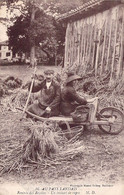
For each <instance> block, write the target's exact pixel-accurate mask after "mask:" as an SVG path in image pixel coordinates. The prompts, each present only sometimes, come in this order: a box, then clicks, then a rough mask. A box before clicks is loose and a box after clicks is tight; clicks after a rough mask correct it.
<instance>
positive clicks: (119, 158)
mask: <svg viewBox="0 0 124 195" xmlns="http://www.w3.org/2000/svg"><path fill="white" fill-rule="evenodd" d="M20 118H21V113H20V112H18V113H14V112H12V111H6V110H3V108H2V107H1V108H0V126H1V128H0V134H1V137H3V139H2V140H1V152H2V151H4V150H5V148H6V150H8V147H11V145H13V144H14V143H15V141H16V144H17V145H18V144H23V143H24V141H25V140H26V139H27V138H28V136H29V131H28V129H26V126H25V125H24V123H23V121H20ZM123 136H124V131H122V132H121V133H120V134H118V135H108V134H105V133H103V132H101V131H100V130H99V129H98V128H97V127H93V128H92V129H87V130H85V131H84V133H83V135H82V136H81V138H80V139H81V142H82V145H83V146H84V148H85V150H84V151H83V153H82V155H79V156H77V157H76V158H75V159H73V160H72V161H67V162H64V163H63V164H59V165H56V166H55V165H54V166H50V167H49V166H48V167H46V168H45V169H42V170H41V169H40V167H35V169H34V170H32V169H31V170H30V169H25V170H23V171H22V172H19V173H18V172H11V173H6V174H4V175H2V178H1V183H4V182H15V181H16V182H19V183H26V182H28V183H34V182H35V183H42V182H45V183H56V182H69V181H74V182H78V181H85V182H87V181H88V182H89V181H95V182H96V183H97V182H100V183H110V184H114V183H119V182H122V181H124V171H123V170H124V158H123V157H124V141H123Z"/></svg>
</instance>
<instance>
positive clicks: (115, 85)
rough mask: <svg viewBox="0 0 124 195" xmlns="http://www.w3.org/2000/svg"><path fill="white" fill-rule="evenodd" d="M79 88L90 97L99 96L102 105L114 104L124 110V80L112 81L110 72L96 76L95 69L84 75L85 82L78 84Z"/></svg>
mask: <svg viewBox="0 0 124 195" xmlns="http://www.w3.org/2000/svg"><path fill="white" fill-rule="evenodd" d="M78 90H79V91H80V92H81V93H82V92H83V93H86V94H87V95H89V97H94V96H97V97H99V103H100V107H101V108H103V107H107V106H114V107H117V108H119V109H121V110H122V111H123V110H124V98H123V96H124V80H120V79H116V80H111V81H110V72H106V73H104V74H103V75H101V76H97V77H95V75H94V71H92V72H89V73H87V74H85V75H83V82H80V83H79V85H78Z"/></svg>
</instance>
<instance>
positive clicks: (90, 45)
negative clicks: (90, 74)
mask: <svg viewBox="0 0 124 195" xmlns="http://www.w3.org/2000/svg"><path fill="white" fill-rule="evenodd" d="M92 17H93V20H92V23H91V25H92V27H91V33H90V44H89V51H88V53H89V55H88V61H90V58H91V49H92V43H93V40H92V37H93V26H94V25H95V16H92Z"/></svg>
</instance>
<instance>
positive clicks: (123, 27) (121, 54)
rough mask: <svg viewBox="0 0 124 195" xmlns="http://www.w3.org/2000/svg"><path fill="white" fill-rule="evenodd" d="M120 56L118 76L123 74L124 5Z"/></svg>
mask: <svg viewBox="0 0 124 195" xmlns="http://www.w3.org/2000/svg"><path fill="white" fill-rule="evenodd" d="M120 47H121V49H120V57H119V65H118V70H117V77H119V76H120V74H122V71H121V67H122V64H123V57H124V48H123V47H124V7H123V10H122V29H121V43H120Z"/></svg>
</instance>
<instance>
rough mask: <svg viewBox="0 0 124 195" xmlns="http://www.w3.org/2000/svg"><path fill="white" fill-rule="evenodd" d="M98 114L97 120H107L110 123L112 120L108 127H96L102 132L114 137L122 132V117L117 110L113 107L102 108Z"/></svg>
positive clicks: (123, 117)
mask: <svg viewBox="0 0 124 195" xmlns="http://www.w3.org/2000/svg"><path fill="white" fill-rule="evenodd" d="M99 114H100V116H99V120H104V119H108V120H110V121H111V119H112V120H113V119H114V121H113V123H111V124H109V125H98V126H99V128H100V129H101V130H102V131H104V132H105V133H108V134H113V135H116V134H118V133H120V132H121V131H122V130H123V128H124V115H123V113H122V112H121V111H120V110H119V109H117V108H114V107H106V108H103V109H102V110H101V111H100V112H99Z"/></svg>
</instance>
